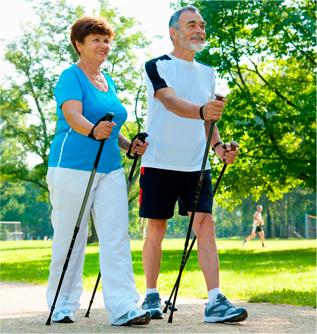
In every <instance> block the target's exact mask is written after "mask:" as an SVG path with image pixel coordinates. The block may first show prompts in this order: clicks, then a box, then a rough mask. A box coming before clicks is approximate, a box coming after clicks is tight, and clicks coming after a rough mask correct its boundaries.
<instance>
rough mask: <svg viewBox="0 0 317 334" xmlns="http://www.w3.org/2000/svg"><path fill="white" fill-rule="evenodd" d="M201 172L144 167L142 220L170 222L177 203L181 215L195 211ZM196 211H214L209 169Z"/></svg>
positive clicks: (141, 189)
mask: <svg viewBox="0 0 317 334" xmlns="http://www.w3.org/2000/svg"><path fill="white" fill-rule="evenodd" d="M199 176H200V171H198V172H179V171H173V170H166V169H157V168H149V167H142V168H141V177H140V217H144V218H153V219H169V218H171V217H173V215H174V209H175V204H176V201H178V207H179V214H180V215H182V216H187V214H188V211H193V207H194V199H195V194H196V188H197V185H198V181H199ZM196 212H209V213H211V212H212V185H211V176H210V171H209V170H206V171H205V175H204V180H203V184H202V190H201V193H200V198H199V201H198V205H197V210H196Z"/></svg>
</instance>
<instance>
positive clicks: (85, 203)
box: [46, 113, 114, 326]
mask: <svg viewBox="0 0 317 334" xmlns="http://www.w3.org/2000/svg"><path fill="white" fill-rule="evenodd" d="M113 116H114V115H113V114H112V113H109V114H107V115H106V116H105V117H103V118H102V119H101V120H99V122H98V123H100V122H101V121H109V122H111V121H112V118H113ZM98 123H97V124H98ZM105 142H106V139H103V140H102V141H101V142H100V145H99V149H98V151H97V155H96V159H95V162H94V165H93V169H92V171H91V174H90V177H89V180H88V185H87V188H86V191H85V196H84V199H83V202H82V204H81V207H80V211H79V215H78V218H77V222H76V225H75V228H74V233H73V237H72V240H71V242H70V245H69V250H68V253H67V256H66V260H65V263H64V266H63V271H62V275H61V277H60V280H59V282H58V286H57V290H56V293H55V297H54V300H53V304H52V306H51V310H50V314H49V317H48V319H47V321H46V325H48V326H49V325H50V324H51V319H52V315H53V312H54V309H55V305H56V301H57V298H58V295H59V291H60V289H61V287H62V283H63V280H64V276H65V273H66V270H67V267H68V263H69V260H70V256H71V254H72V251H73V247H74V244H75V240H76V237H77V234H78V231H79V227H80V223H81V221H82V218H83V215H84V212H85V209H86V205H87V201H88V197H89V194H90V190H91V186H92V183H93V181H94V178H95V175H96V171H97V167H98V164H99V160H100V157H101V153H102V150H103V147H104V145H105Z"/></svg>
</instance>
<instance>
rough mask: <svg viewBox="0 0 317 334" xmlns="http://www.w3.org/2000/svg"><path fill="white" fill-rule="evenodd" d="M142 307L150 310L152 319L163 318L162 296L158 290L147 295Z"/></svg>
mask: <svg viewBox="0 0 317 334" xmlns="http://www.w3.org/2000/svg"><path fill="white" fill-rule="evenodd" d="M142 309H143V310H146V311H148V312H150V314H151V318H152V319H163V312H162V311H161V298H160V295H159V294H158V293H157V292H154V293H149V294H147V295H146V296H145V299H144V302H143V304H142Z"/></svg>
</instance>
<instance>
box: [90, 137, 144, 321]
mask: <svg viewBox="0 0 317 334" xmlns="http://www.w3.org/2000/svg"><path fill="white" fill-rule="evenodd" d="M147 136H148V135H147V134H146V133H145V132H142V133H140V134H139V136H138V138H139V139H140V140H141V141H142V142H143V143H144V142H145V138H146V137H147ZM138 159H139V155H137V154H136V155H135V157H134V159H133V164H132V167H131V170H130V173H129V176H128V184H127V192H128V194H129V192H130V189H131V185H132V179H133V175H134V171H135V168H136V166H137V163H138ZM100 278H101V273H100V270H99V273H98V277H97V280H96V284H95V287H94V291H93V293H92V296H91V299H90V302H89V306H88V309H87V311H86V314H85V317H86V318H89V314H90V309H91V306H92V304H93V302H94V298H95V294H96V291H97V288H98V285H99V281H100Z"/></svg>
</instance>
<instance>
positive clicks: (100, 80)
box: [78, 63, 109, 92]
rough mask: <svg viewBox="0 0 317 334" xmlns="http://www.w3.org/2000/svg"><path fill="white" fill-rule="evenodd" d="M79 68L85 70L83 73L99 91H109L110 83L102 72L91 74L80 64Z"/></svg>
mask: <svg viewBox="0 0 317 334" xmlns="http://www.w3.org/2000/svg"><path fill="white" fill-rule="evenodd" d="M78 66H79V67H80V68H81V69H82V70H83V72H84V73H85V74H86V76H87V78H88V80H89V81H90V82H91V83H92V84H93V85H94V86H95V87H96V88H97V89H99V90H101V91H102V92H107V91H108V88H109V87H108V83H107V81H106V79H105V77H104V75H103V74H102V73H101V71H97V72H98V73H91V72H89V71H87V70H86V69H85V68H84V66H83V65H82V64H81V63H79V64H78Z"/></svg>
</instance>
